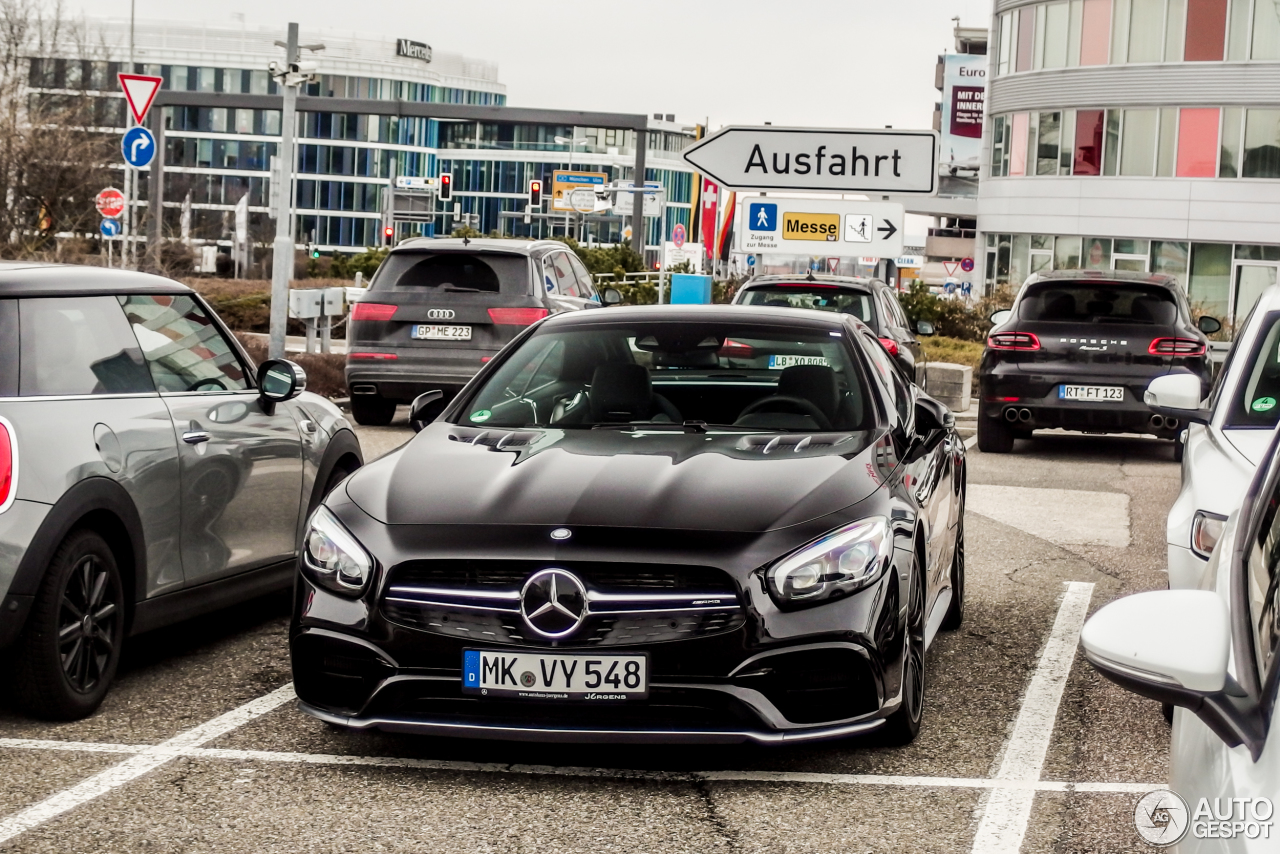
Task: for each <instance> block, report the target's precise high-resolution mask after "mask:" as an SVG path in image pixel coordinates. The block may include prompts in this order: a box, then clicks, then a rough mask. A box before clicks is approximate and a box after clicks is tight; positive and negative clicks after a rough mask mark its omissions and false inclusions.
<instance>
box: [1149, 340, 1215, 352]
mask: <svg viewBox="0 0 1280 854" xmlns="http://www.w3.org/2000/svg"><path fill="white" fill-rule="evenodd" d="M1147 352H1148V353H1150V354H1151V355H1152V356H1203V355H1204V344H1202V343H1200V342H1199V341H1197V340H1196V339H1194V338H1157V339H1156V340H1154V341H1152V342H1151V346H1150V347H1148V348H1147Z"/></svg>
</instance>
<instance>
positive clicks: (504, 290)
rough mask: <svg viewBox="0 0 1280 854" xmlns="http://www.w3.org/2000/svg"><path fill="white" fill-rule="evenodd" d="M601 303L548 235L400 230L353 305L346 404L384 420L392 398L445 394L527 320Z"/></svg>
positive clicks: (362, 419) (360, 417) (365, 418)
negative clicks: (417, 235) (403, 234)
mask: <svg viewBox="0 0 1280 854" xmlns="http://www.w3.org/2000/svg"><path fill="white" fill-rule="evenodd" d="M599 306H600V302H599V301H598V299H597V297H596V293H595V289H594V287H593V285H592V282H591V274H590V273H589V272H587V268H586V267H585V266H584V265H583V264H582V261H581V260H579V258H578V256H577V255H575V254H574V253H573V251H572V250H570V249H569V248H568V247H567V246H565V244H563V243H560V242H557V241H552V240H492V239H480V240H471V239H469V238H457V239H455V238H446V239H439V240H433V239H429V238H421V239H415V240H406V241H405V242H403V243H401V244H400V245H399V246H397V247H396V248H395V249H393V250H392V251H391V253H390V254H389V255H388V256H387V259H386V260H385V261H383V263H382V266H380V267H379V268H378V271H377V272H376V273H375V274H374V276H373V280H372V281H371V282H370V284H369V290H368V293H366V294H365V295H364V298H363V299H362V300H361V301H360V302H358V303H356V304H355V305H354V306H353V307H352V311H351V321H350V323H351V326H350V332H349V335H348V350H347V367H346V378H347V389H348V391H349V392H350V395H351V414H352V416H353V417H354V418H355V420H356V421H357V422H359V423H361V424H389V423H391V419H392V417H393V416H394V415H395V410H396V405H397V404H399V403H409V402H410V401H412V400H413V399H414V398H415V397H417V396H418V395H419V394H421V393H422V392H424V391H428V390H432V389H441V390H442V391H444V392H445V394H444V398H445V399H446V400H447V398H448V397H450V396H451V395H452V394H453V393H454V392H456V391H457V390H458V389H460V388H461V387H462V386H463V385H465V384H466V382H467V381H468V380H469V379H471V377H473V376H474V375H475V373H476V371H478V370H480V368H481V366H482V365H484V363H485V362H487V361H488V360H489V359H491V358H492V357H493V356H494V355H495V354H497V352H498V351H499V350H501V349H502V347H503V346H504V345H505V344H506V343H507V342H508V341H510V340H511V339H513V338H514V337H515V336H516V335H518V334H519V333H520V332H521V331H522V330H524V329H525V328H526V327H527V326H529V325H530V324H531V323H533V322H535V321H537V320H541V319H542V318H544V317H546V316H548V315H551V314H557V313H559V312H563V311H574V310H577V309H581V308H596V307H599Z"/></svg>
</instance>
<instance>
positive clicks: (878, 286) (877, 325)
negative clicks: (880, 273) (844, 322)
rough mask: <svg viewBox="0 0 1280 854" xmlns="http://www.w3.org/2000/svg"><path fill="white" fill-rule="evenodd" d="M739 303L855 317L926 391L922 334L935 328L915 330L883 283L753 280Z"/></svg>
mask: <svg viewBox="0 0 1280 854" xmlns="http://www.w3.org/2000/svg"><path fill="white" fill-rule="evenodd" d="M733 304H734V305H770V306H776V307H778V308H807V309H815V310H817V311H832V312H836V313H838V314H850V315H853V316H854V317H856V318H858V319H859V320H861V321H862V322H863V323H865V324H866V325H867V326H869V327H871V330H872V331H873V332H875V333H876V337H877V338H879V339H880V343H881V344H883V345H884V348H885V350H887V351H889V355H890V356H892V357H893V360H894V362H896V363H897V365H898V367H900V368H902V371H903V373H905V374H906V375H907V376H908V377H910V378H911V379H913V380H914V381H916V382H918V383H919V384H920V386H921V388H925V387H926V386H925V375H924V366H925V356H924V348H923V347H921V346H920V339H919V338H917V337H916V335H917V334H920V335H932V334H933V324H932V323H929V322H928V321H927V320H921V321H918V322H917V323H916V324H915V327H914V328H913V327H912V324H911V321H909V320H908V319H907V315H906V312H904V311H903V310H902V306H901V305H900V304H899V303H898V295H897V294H896V293H895V292H894V290H893V288H891V287H890V286H889V285H887V284H885V283H884V282H882V281H880V280H879V279H864V278H857V277H854V276H816V275H814V274H813V273H809V274H808V275H805V276H795V275H790V276H788V275H768V276H756V277H754V278H752V279H750V280H748V281H747V282H746V283H745V284H743V285H742V287H741V288H739V289H738V292H737V293H736V294H734V297H733Z"/></svg>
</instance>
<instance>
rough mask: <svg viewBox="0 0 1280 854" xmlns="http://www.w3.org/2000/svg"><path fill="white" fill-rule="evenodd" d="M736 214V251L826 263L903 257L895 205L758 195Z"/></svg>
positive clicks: (898, 210) (900, 210)
mask: <svg viewBox="0 0 1280 854" xmlns="http://www.w3.org/2000/svg"><path fill="white" fill-rule="evenodd" d="M740 210H741V211H742V213H741V217H742V219H741V221H740V222H739V228H738V235H739V236H738V247H737V248H738V251H739V252H751V253H761V252H778V253H782V254H787V255H811V256H812V255H825V256H827V257H828V258H857V257H862V256H874V257H877V258H895V257H897V256H898V255H901V254H902V224H903V220H904V216H905V211H904V209H903V207H902V205H900V204H896V203H894V202H846V201H837V200H830V201H828V200H819V199H780V198H776V197H774V196H760V197H756V198H750V197H748V198H746V199H743V200H742V205H741V208H740Z"/></svg>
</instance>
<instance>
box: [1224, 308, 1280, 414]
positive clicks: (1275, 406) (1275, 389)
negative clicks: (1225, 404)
mask: <svg viewBox="0 0 1280 854" xmlns="http://www.w3.org/2000/svg"><path fill="white" fill-rule="evenodd" d="M1238 355H1239V356H1240V357H1244V356H1245V355H1246V354H1244V353H1240V354H1238ZM1224 370H1225V369H1224ZM1235 370H1238V371H1239V374H1240V385H1239V387H1238V388H1237V390H1236V393H1235V396H1234V398H1233V399H1232V400H1231V405H1230V408H1229V409H1228V410H1227V422H1226V426H1227V427H1265V428H1271V427H1275V426H1276V422H1277V420H1278V419H1280V312H1275V313H1272V314H1268V315H1267V316H1266V317H1264V318H1263V319H1262V326H1261V327H1260V328H1259V330H1258V336H1257V338H1255V339H1254V345H1253V349H1252V350H1251V351H1250V352H1249V353H1248V359H1247V361H1246V362H1245V363H1244V364H1242V365H1239V366H1237V367H1236V368H1235Z"/></svg>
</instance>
